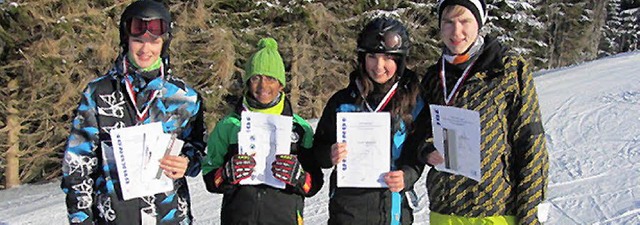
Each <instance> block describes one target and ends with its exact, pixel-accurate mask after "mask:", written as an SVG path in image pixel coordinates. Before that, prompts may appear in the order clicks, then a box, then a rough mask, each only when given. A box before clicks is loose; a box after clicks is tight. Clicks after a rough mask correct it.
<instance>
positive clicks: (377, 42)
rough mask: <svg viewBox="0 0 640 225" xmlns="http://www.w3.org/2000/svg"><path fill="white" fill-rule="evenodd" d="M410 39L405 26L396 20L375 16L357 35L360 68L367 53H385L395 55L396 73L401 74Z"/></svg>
mask: <svg viewBox="0 0 640 225" xmlns="http://www.w3.org/2000/svg"><path fill="white" fill-rule="evenodd" d="M410 47H411V41H410V40H409V32H408V31H407V28H405V26H404V25H403V24H402V23H401V22H400V21H398V20H396V19H392V18H388V17H377V18H375V19H373V20H371V21H370V22H369V23H367V24H366V25H365V26H364V28H363V29H362V31H361V32H360V34H359V35H358V48H357V51H358V62H359V63H360V65H361V66H360V68H361V69H362V67H363V66H364V64H365V55H366V54H367V53H385V54H391V55H397V56H398V57H397V58H396V60H395V61H396V64H397V67H398V70H397V74H398V76H402V74H403V72H404V68H405V64H406V58H407V55H408V54H409V48H410Z"/></svg>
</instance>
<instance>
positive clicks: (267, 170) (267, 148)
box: [238, 111, 293, 189]
mask: <svg viewBox="0 0 640 225" xmlns="http://www.w3.org/2000/svg"><path fill="white" fill-rule="evenodd" d="M292 129H293V122H292V117H290V116H281V115H271V114H264V113H256V112H249V111H244V112H242V121H241V127H240V132H238V153H239V154H247V155H252V156H253V158H254V159H255V161H256V166H255V167H254V172H253V174H252V175H251V178H247V179H244V180H242V181H240V184H266V185H269V186H272V187H275V188H280V189H284V188H285V183H284V182H282V181H280V180H278V179H276V178H275V177H273V174H272V172H271V163H272V162H273V161H275V158H276V154H289V152H290V150H291V132H292Z"/></svg>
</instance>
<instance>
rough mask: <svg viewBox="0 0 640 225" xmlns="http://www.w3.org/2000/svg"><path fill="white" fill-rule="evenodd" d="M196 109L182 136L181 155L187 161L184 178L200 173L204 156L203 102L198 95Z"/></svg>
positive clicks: (205, 132) (205, 133)
mask: <svg viewBox="0 0 640 225" xmlns="http://www.w3.org/2000/svg"><path fill="white" fill-rule="evenodd" d="M196 106H197V107H198V110H197V113H196V114H195V115H194V116H193V117H192V118H191V121H190V123H189V127H187V128H185V129H184V132H183V133H182V136H183V137H184V146H183V147H182V151H181V155H184V156H186V157H187V158H188V159H189V165H188V166H187V171H186V173H185V175H186V176H190V177H195V176H197V175H198V174H199V173H200V170H201V168H200V167H201V164H200V162H201V161H202V157H203V156H204V154H205V152H204V151H205V147H206V143H205V140H206V138H207V128H206V126H205V123H204V102H203V101H202V98H201V97H200V95H198V101H197V102H196Z"/></svg>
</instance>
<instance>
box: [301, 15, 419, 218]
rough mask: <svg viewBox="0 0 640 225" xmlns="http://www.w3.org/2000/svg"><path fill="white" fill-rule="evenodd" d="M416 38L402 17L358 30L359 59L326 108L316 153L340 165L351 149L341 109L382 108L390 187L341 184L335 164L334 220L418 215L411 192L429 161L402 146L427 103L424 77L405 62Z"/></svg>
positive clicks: (326, 165) (331, 213) (378, 20)
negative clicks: (340, 128)
mask: <svg viewBox="0 0 640 225" xmlns="http://www.w3.org/2000/svg"><path fill="white" fill-rule="evenodd" d="M410 44H411V43H410V40H409V34H408V32H407V30H406V28H405V27H404V26H403V25H402V24H401V23H400V22H399V21H398V20H395V19H390V18H385V17H379V18H375V19H373V20H372V21H370V22H369V23H367V24H366V25H365V27H364V29H363V30H362V32H360V34H359V36H358V46H357V52H358V65H357V69H356V70H355V71H354V72H352V73H351V75H350V83H349V85H348V86H347V87H346V88H345V89H342V90H340V91H338V92H337V93H335V94H334V95H333V96H332V97H331V98H330V99H329V102H328V103H327V105H326V106H325V108H324V111H323V113H322V117H321V118H320V121H319V122H318V127H317V129H316V134H315V136H314V142H313V151H314V154H315V156H316V157H317V158H318V160H319V161H320V164H321V166H322V167H323V168H331V167H334V166H335V165H337V164H338V163H339V162H340V161H341V160H343V159H344V158H345V157H346V156H347V155H348V151H350V150H349V147H348V144H347V143H337V141H336V113H338V112H378V111H382V112H390V115H391V132H390V133H391V137H389V138H390V139H391V146H389V154H390V156H391V157H390V158H391V162H390V165H391V168H389V171H390V172H388V173H387V174H385V176H384V181H385V183H386V184H387V185H388V188H345V187H337V184H336V169H335V168H334V170H333V173H332V174H331V190H330V201H329V224H400V223H402V224H411V223H412V221H413V211H412V209H411V208H410V206H409V201H410V200H409V199H408V198H407V197H406V196H405V193H407V192H412V190H413V184H414V183H415V182H416V181H417V180H418V178H419V177H420V175H421V173H422V170H423V168H424V166H423V164H420V163H418V162H417V161H416V160H415V154H416V153H415V152H413V151H411V150H405V151H401V149H402V145H403V142H404V139H405V135H406V133H408V132H409V131H410V130H411V129H412V122H413V117H414V116H415V113H416V112H418V111H419V110H420V108H421V106H422V104H421V101H420V100H418V92H419V90H418V78H417V76H416V75H415V73H414V72H413V71H411V70H409V69H407V68H406V66H405V61H406V57H407V54H408V52H409V48H410ZM376 109H377V110H376ZM352 160H358V159H352ZM392 202H395V203H393V204H392Z"/></svg>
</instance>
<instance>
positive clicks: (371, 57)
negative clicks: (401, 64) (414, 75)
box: [365, 53, 398, 84]
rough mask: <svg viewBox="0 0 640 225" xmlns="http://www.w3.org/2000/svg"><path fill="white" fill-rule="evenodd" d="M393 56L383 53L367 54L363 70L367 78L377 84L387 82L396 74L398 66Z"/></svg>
mask: <svg viewBox="0 0 640 225" xmlns="http://www.w3.org/2000/svg"><path fill="white" fill-rule="evenodd" d="M394 59H395V56H393V55H389V54H384V53H367V55H366V56H365V69H366V71H367V74H368V75H369V77H370V78H371V79H372V80H373V81H375V82H376V83H378V84H384V83H387V81H389V80H390V79H391V78H392V77H393V75H394V74H395V73H396V70H397V69H398V66H397V65H396V61H395V60H394Z"/></svg>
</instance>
